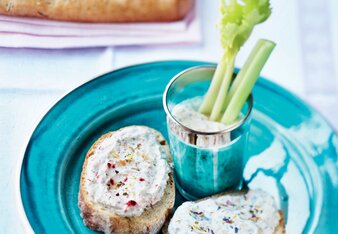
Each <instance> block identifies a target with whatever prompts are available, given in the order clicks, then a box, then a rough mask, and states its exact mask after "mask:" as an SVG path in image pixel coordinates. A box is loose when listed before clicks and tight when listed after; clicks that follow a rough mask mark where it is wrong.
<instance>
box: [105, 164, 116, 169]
mask: <svg viewBox="0 0 338 234" xmlns="http://www.w3.org/2000/svg"><path fill="white" fill-rule="evenodd" d="M107 167H108V168H113V169H114V168H115V164H114V163H107Z"/></svg>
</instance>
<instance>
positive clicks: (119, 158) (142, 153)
mask: <svg viewBox="0 0 338 234" xmlns="http://www.w3.org/2000/svg"><path fill="white" fill-rule="evenodd" d="M169 172H170V168H169V165H168V163H167V154H166V152H165V149H164V147H163V146H162V145H161V144H160V143H159V142H158V141H157V139H156V133H155V132H154V131H153V130H151V129H148V128H145V127H138V126H133V127H127V128H123V129H121V130H119V131H116V132H114V133H113V134H112V136H110V137H109V138H106V139H104V140H103V142H102V143H101V144H100V145H98V147H97V148H96V150H95V152H94V154H93V155H92V156H90V157H89V159H88V164H87V171H86V182H85V186H86V190H87V191H88V195H89V196H90V197H91V199H92V201H93V202H94V203H98V204H100V205H102V206H103V207H105V208H106V209H109V210H111V211H113V212H114V213H116V214H117V215H120V216H139V215H141V214H142V213H143V212H144V210H145V209H147V208H148V207H151V206H152V205H154V204H155V203H157V202H158V201H160V200H161V198H162V196H163V194H164V190H165V187H166V184H167V181H168V179H169V175H168V173H169Z"/></svg>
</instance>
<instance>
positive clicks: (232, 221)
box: [162, 190, 285, 234]
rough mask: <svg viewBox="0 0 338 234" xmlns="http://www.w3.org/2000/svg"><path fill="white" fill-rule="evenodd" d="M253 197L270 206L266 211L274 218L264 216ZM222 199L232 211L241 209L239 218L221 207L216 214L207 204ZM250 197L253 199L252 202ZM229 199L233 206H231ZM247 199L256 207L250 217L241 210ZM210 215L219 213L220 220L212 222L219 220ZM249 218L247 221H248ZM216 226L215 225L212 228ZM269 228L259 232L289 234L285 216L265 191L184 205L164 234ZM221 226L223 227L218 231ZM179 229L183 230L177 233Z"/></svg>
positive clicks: (225, 196) (238, 192)
mask: <svg viewBox="0 0 338 234" xmlns="http://www.w3.org/2000/svg"><path fill="white" fill-rule="evenodd" d="M253 196H257V197H259V198H260V199H263V201H264V205H265V206H266V207H265V208H264V211H263V213H264V212H267V211H270V212H271V214H270V215H266V214H265V215H264V214H263V213H260V208H261V207H259V205H258V204H257V203H255V201H256V198H253ZM222 197H223V198H224V199H223V202H224V201H225V202H226V203H225V204H227V203H228V205H229V206H231V208H230V209H237V208H238V209H239V210H238V214H236V212H232V211H231V210H230V212H229V211H227V210H222V208H219V207H217V209H216V210H212V205H211V203H206V202H208V201H210V200H212V199H219V198H222ZM236 197H237V198H236ZM250 197H251V198H253V199H252V200H251V198H250ZM228 199H229V202H227V200H228ZM246 199H248V201H249V204H250V205H252V207H250V210H251V211H250V210H248V211H249V212H248V214H249V216H248V215H247V214H245V213H246V212H243V207H241V206H242V205H243V204H244V202H246ZM262 203H263V202H262ZM266 204H268V205H266ZM257 205H258V206H257ZM206 206H207V207H206ZM220 206H222V205H220ZM240 207H241V208H240ZM248 207H249V206H248ZM206 209H209V212H205V210H206ZM210 209H211V210H212V211H211V210H210ZM240 209H242V210H240ZM244 209H245V208H244ZM210 212H213V214H215V213H216V212H218V214H219V215H220V216H219V217H220V219H219V220H218V219H217V220H212V217H216V216H214V215H212V214H211V213H210ZM246 215H247V219H245V218H246V217H245V216H246ZM239 216H240V218H239ZM187 217H188V221H187V222H186V223H184V222H182V220H183V219H186V218H187ZM239 219H241V221H240V222H241V223H240V222H239V221H238V220H239ZM269 221H270V222H273V223H274V224H272V225H271V223H268V222H269ZM212 222H213V224H211V223H212ZM215 223H216V226H215ZM266 224H268V225H271V230H262V229H260V230H258V233H273V234H284V233H285V227H284V219H283V212H282V211H281V210H277V209H276V207H275V204H274V200H273V198H272V197H271V196H270V195H269V194H267V193H266V192H263V191H262V190H249V191H231V192H225V193H220V194H217V195H214V196H211V197H206V198H203V199H200V200H198V201H195V202H185V203H183V204H182V205H181V206H179V207H178V208H177V209H176V212H175V213H174V215H173V217H172V218H171V220H170V222H167V223H166V224H165V225H164V227H163V229H162V232H163V233H164V234H168V233H169V234H174V233H175V234H180V233H202V232H203V233H249V232H250V231H248V230H245V227H244V228H241V225H242V226H243V225H244V226H245V225H247V227H248V226H249V225H253V226H255V225H257V227H258V229H259V228H262V226H264V225H266ZM217 225H219V226H218V227H217ZM176 227H179V228H178V229H177V228H176ZM247 227H246V228H247ZM265 227H266V226H265ZM219 228H220V229H219Z"/></svg>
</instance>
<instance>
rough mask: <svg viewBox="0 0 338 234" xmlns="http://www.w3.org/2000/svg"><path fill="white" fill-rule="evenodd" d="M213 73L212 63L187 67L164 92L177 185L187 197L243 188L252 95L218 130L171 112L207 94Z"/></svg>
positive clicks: (190, 198)
mask: <svg viewBox="0 0 338 234" xmlns="http://www.w3.org/2000/svg"><path fill="white" fill-rule="evenodd" d="M214 72H215V67H214V66H198V67H193V68H190V69H187V70H185V71H183V72H181V73H179V74H178V75H176V76H175V77H174V78H172V79H171V81H170V82H169V84H168V85H167V87H166V90H165V92H164V95H163V106H164V110H165V112H166V115H167V128H168V135H169V142H170V151H171V154H172V158H173V162H174V175H175V180H176V186H177V188H178V190H179V191H180V193H181V194H182V195H183V196H184V197H185V198H186V199H188V200H196V199H199V198H203V197H206V196H210V195H213V194H216V193H219V192H222V191H225V190H234V189H241V188H242V181H243V179H242V178H243V177H242V176H243V168H244V164H245V162H246V161H247V159H246V148H247V147H246V145H247V138H248V133H249V127H250V122H251V115H250V113H251V109H252V105H253V98H252V95H250V96H249V97H248V99H247V101H246V103H245V105H244V107H243V108H242V111H241V114H240V117H239V120H238V121H237V122H236V123H234V124H232V125H230V126H227V127H226V128H225V129H223V130H221V131H217V132H203V131H196V130H194V129H191V128H189V127H187V126H184V125H183V124H182V123H180V122H179V121H178V120H177V118H175V117H174V115H173V109H174V108H175V106H176V105H178V104H179V103H181V102H182V101H185V100H188V99H191V98H195V97H198V96H202V95H204V94H205V93H206V91H207V89H208V87H209V84H210V81H211V79H212V77H213V74H214Z"/></svg>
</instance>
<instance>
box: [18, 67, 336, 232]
mask: <svg viewBox="0 0 338 234" xmlns="http://www.w3.org/2000/svg"><path fill="white" fill-rule="evenodd" d="M205 64H206V63H202V62H192V61H168V62H156V63H149V64H143V65H137V66H132V67H127V68H123V69H120V70H116V71H114V72H111V73H108V74H106V75H103V76H101V77H99V78H97V79H94V80H92V81H90V82H88V83H86V84H84V85H82V86H81V87H79V88H77V89H75V90H74V91H72V92H71V93H69V94H68V95H67V96H65V97H64V98H63V99H62V100H60V101H59V102H58V103H57V104H56V105H55V106H54V107H53V108H52V109H51V110H50V111H49V112H48V113H47V114H46V116H45V117H44V118H43V119H42V120H41V122H40V123H39V125H38V126H37V128H36V129H35V131H34V133H33V135H32V137H31V139H30V142H29V144H28V146H27V149H26V152H25V156H24V160H23V164H22V169H21V176H20V188H21V197H22V203H23V207H24V210H25V212H26V215H27V218H28V221H29V222H30V224H31V226H32V228H33V230H34V231H35V232H36V233H92V231H91V230H89V229H88V228H87V227H85V226H84V225H83V223H82V219H81V218H80V215H79V214H80V211H79V208H78V206H77V202H78V198H77V194H78V191H79V180H80V172H81V167H82V163H83V160H84V158H85V155H86V152H87V150H88V149H89V147H90V146H91V144H92V143H93V142H94V141H95V140H96V139H97V138H98V137H99V136H101V135H102V134H104V133H106V132H108V131H113V130H115V129H118V128H121V127H123V126H127V125H132V124H141V125H148V126H150V127H153V128H155V129H157V130H159V131H161V132H162V133H163V134H164V135H165V136H167V133H166V124H165V114H164V111H163V108H162V93H163V91H164V88H165V85H166V84H167V83H168V81H169V80H170V79H171V78H172V77H173V76H174V75H175V74H177V73H178V72H180V71H182V70H184V69H186V68H189V67H192V66H197V65H205ZM253 95H254V99H255V104H254V110H253V116H252V117H253V121H252V128H251V136H250V138H249V152H250V155H251V157H250V159H249V161H248V164H247V166H246V168H245V172H244V177H245V179H246V180H247V181H248V184H249V187H250V188H262V189H264V190H266V191H268V192H269V193H270V194H271V195H273V196H274V197H275V199H276V201H277V203H278V205H279V207H280V208H281V209H282V210H283V211H284V215H285V222H286V230H287V232H290V233H301V232H305V233H308V232H314V231H315V232H317V233H338V225H336V221H337V216H338V199H337V197H338V172H337V154H338V153H337V151H338V150H337V149H338V147H337V145H338V138H337V136H336V135H335V133H334V132H333V130H332V129H331V127H330V126H329V125H328V124H327V123H326V121H325V120H324V119H323V118H322V117H321V116H320V115H319V114H318V113H317V112H315V111H314V110H313V109H312V108H310V107H309V106H307V105H306V104H304V103H303V102H302V101H301V100H299V99H298V98H297V97H295V96H293V95H292V94H290V93H289V92H288V91H286V90H284V89H283V88H281V87H279V86H277V85H276V84H273V83H271V82H269V81H267V80H265V79H263V78H261V79H259V81H258V83H257V85H256V86H255V89H254V91H253ZM180 202H182V198H181V197H180V196H179V195H177V203H176V205H178V204H179V203H180Z"/></svg>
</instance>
